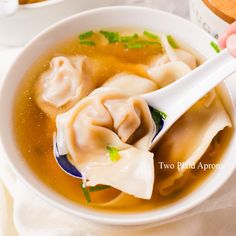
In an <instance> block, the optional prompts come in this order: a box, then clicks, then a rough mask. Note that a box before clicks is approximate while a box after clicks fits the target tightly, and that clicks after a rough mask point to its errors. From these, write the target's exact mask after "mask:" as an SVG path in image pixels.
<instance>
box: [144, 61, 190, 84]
mask: <svg viewBox="0 0 236 236" xmlns="http://www.w3.org/2000/svg"><path fill="white" fill-rule="evenodd" d="M190 71H191V69H190V68H189V67H188V66H187V65H186V64H184V63H183V62H181V61H176V62H168V63H166V64H164V65H162V66H156V67H152V68H149V69H148V73H149V74H150V76H151V77H152V79H153V80H154V81H155V82H156V83H157V85H158V86H160V87H165V86H167V85H169V84H171V83H173V82H175V81H176V80H178V79H180V78H181V77H183V76H184V75H186V74H187V73H189V72H190Z"/></svg>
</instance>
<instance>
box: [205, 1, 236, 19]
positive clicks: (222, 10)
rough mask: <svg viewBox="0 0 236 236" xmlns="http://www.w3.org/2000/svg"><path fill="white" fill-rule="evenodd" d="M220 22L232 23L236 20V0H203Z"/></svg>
mask: <svg viewBox="0 0 236 236" xmlns="http://www.w3.org/2000/svg"><path fill="white" fill-rule="evenodd" d="M203 2H204V3H205V4H206V5H207V7H208V8H210V10H211V11H213V12H214V13H215V14H216V15H217V16H218V17H220V18H221V19H222V20H224V21H226V22H228V23H233V22H234V21H235V20H236V0H203Z"/></svg>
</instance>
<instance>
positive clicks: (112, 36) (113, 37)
mask: <svg viewBox="0 0 236 236" xmlns="http://www.w3.org/2000/svg"><path fill="white" fill-rule="evenodd" d="M100 33H101V34H102V35H104V37H105V38H106V39H107V40H108V41H109V43H116V42H119V32H112V31H104V30H101V31H100Z"/></svg>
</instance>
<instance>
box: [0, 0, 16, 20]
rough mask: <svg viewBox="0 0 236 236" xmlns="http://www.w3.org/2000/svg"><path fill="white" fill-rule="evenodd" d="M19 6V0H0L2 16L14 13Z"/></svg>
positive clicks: (0, 14) (0, 13)
mask: <svg viewBox="0 0 236 236" xmlns="http://www.w3.org/2000/svg"><path fill="white" fill-rule="evenodd" d="M18 6H19V1H18V0H0V17H1V16H9V15H12V14H14V13H15V12H16V10H17V9H18Z"/></svg>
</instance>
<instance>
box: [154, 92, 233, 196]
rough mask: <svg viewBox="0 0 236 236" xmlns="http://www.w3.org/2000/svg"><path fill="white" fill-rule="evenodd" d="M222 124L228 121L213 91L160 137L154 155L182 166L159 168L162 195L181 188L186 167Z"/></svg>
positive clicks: (197, 157)
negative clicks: (162, 174) (161, 177)
mask: <svg viewBox="0 0 236 236" xmlns="http://www.w3.org/2000/svg"><path fill="white" fill-rule="evenodd" d="M212 96H214V98H212ZM209 102H211V104H209ZM226 127H231V121H230V119H229V117H228V115H227V113H226V111H225V110H224V107H223V105H222V103H221V101H220V100H219V98H218V97H217V96H216V94H215V93H214V92H211V94H210V95H209V96H207V97H205V98H203V99H201V100H200V101H199V102H198V103H197V104H195V105H194V106H193V107H192V108H191V109H190V110H189V111H187V112H186V113H185V114H184V115H183V116H182V117H181V118H180V119H179V120H178V122H177V123H176V124H174V126H173V127H172V128H171V129H170V130H169V131H168V132H167V134H166V135H165V136H164V137H163V139H162V141H161V143H160V145H159V146H158V149H157V151H156V154H155V158H156V160H157V161H163V162H164V163H169V164H174V165H175V167H177V166H178V162H181V163H182V164H184V165H183V166H182V167H183V168H179V169H177V168H175V169H174V170H170V169H169V170H167V169H164V168H163V169H162V170H161V171H162V173H164V174H165V175H166V177H165V178H163V179H162V180H160V179H159V181H158V190H159V192H160V193H161V194H162V195H169V194H171V193H173V192H174V191H176V190H178V189H179V188H181V187H183V185H184V184H185V180H187V178H188V170H189V169H188V168H187V167H188V166H191V165H196V164H197V163H198V161H199V160H200V159H201V157H202V156H203V154H204V153H205V152H206V150H207V148H208V147H209V145H210V144H211V142H212V140H213V138H214V137H215V136H216V135H217V134H218V133H219V132H220V131H221V130H223V129H224V128H226ZM159 164H160V163H159Z"/></svg>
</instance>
